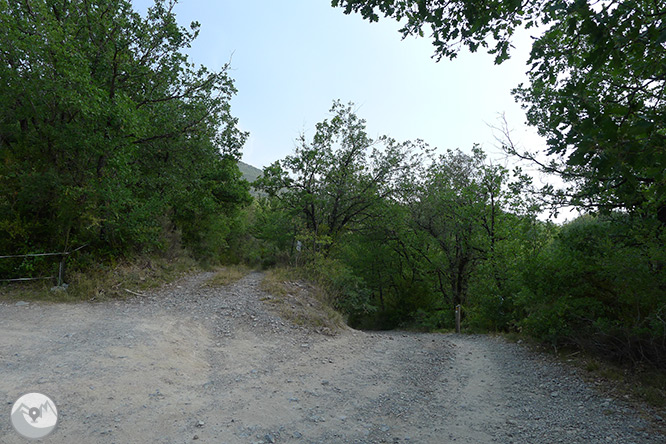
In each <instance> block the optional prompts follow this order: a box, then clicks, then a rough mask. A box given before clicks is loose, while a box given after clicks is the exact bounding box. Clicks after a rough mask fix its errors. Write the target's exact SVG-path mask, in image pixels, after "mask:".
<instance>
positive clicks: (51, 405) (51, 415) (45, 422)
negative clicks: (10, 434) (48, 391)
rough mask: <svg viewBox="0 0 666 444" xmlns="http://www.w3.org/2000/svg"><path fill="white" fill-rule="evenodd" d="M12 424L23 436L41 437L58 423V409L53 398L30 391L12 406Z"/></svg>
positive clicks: (51, 430)
mask: <svg viewBox="0 0 666 444" xmlns="http://www.w3.org/2000/svg"><path fill="white" fill-rule="evenodd" d="M11 421H12V426H14V430H16V431H17V432H18V433H19V434H20V435H21V436H24V437H26V438H31V439H39V438H43V437H45V436H47V435H48V434H50V433H51V432H53V429H55V427H56V425H57V424H58V410H57V409H56V406H55V402H53V400H52V399H51V398H49V397H48V396H46V395H43V394H41V393H28V394H25V395H23V396H21V397H20V398H19V399H17V400H16V402H15V403H14V405H13V406H12V415H11Z"/></svg>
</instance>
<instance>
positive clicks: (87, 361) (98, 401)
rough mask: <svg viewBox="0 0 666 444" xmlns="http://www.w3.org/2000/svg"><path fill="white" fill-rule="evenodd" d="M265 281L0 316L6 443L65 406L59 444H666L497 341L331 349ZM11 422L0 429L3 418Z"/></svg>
mask: <svg viewBox="0 0 666 444" xmlns="http://www.w3.org/2000/svg"><path fill="white" fill-rule="evenodd" d="M261 277H262V275H261V274H260V273H252V274H250V275H248V276H247V277H245V278H243V279H242V280H241V281H239V282H237V283H236V284H233V285H230V286H228V287H222V288H211V287H208V286H206V285H203V284H204V282H205V281H206V280H207V279H208V278H210V274H206V273H203V274H199V275H194V276H189V277H187V278H184V279H182V280H180V281H178V282H176V283H174V284H171V285H169V286H167V287H165V288H163V289H161V290H159V291H156V292H154V293H151V294H146V295H142V296H135V297H133V298H132V299H130V300H127V301H117V302H105V303H80V304H67V305H58V304H46V303H30V304H27V305H26V304H18V305H17V304H16V302H0V402H2V403H3V405H5V407H4V409H5V410H6V412H5V413H6V414H4V415H1V416H4V418H5V419H4V420H3V419H0V442H2V443H10V444H11V443H24V442H26V440H25V439H22V438H21V437H20V436H19V435H17V434H16V433H15V432H14V430H13V429H12V427H11V425H10V423H9V414H10V410H11V406H12V404H13V402H14V401H15V400H16V399H17V398H18V397H19V396H21V395H22V394H24V393H26V392H31V391H38V392H42V393H45V394H47V395H49V396H51V397H52V398H53V399H54V400H55V402H56V405H57V407H58V409H59V421H60V422H59V424H58V428H57V429H56V430H55V431H54V432H53V434H51V435H50V436H49V437H47V438H46V439H44V440H43V442H48V443H67V444H69V443H119V444H120V443H123V444H125V443H142V444H143V443H191V442H201V443H216V444H221V443H229V444H231V443H248V444H249V443H327V444H330V443H382V442H386V443H448V442H460V443H474V444H478V443H530V444H552V443H558V442H564V443H585V444H594V443H627V444H629V443H635V444H638V443H646V444H647V443H655V444H657V443H659V444H661V443H664V442H666V435H664V434H662V433H661V432H660V431H659V430H658V428H655V424H657V425H658V422H655V418H652V417H649V416H647V417H646V415H645V414H643V415H639V414H638V413H637V412H636V411H635V410H633V408H632V407H631V406H629V405H628V404H625V403H624V402H623V401H621V400H616V399H609V398H606V397H604V396H602V395H600V394H599V393H598V392H597V391H596V390H595V389H594V387H590V386H589V385H588V384H586V383H585V382H583V380H582V379H581V378H580V377H579V376H578V375H577V374H576V370H574V369H570V368H568V367H566V366H564V365H563V364H561V363H558V362H555V361H554V360H553V359H551V358H550V357H547V356H543V355H540V354H537V353H534V352H532V351H529V350H528V349H526V348H524V347H522V346H521V345H519V344H513V343H508V342H506V341H504V340H502V339H500V338H495V337H489V336H465V335H462V336H461V335H437V334H415V333H403V332H390V333H364V332H359V331H354V330H351V329H349V330H344V331H342V332H341V333H339V334H338V335H336V336H328V335H321V334H317V333H314V332H311V331H308V330H306V329H304V328H301V327H298V326H295V325H292V324H290V323H289V322H288V321H285V320H283V319H281V318H280V317H279V316H277V315H276V314H274V313H273V312H272V311H271V309H270V308H269V305H268V304H266V303H264V302H262V300H264V299H266V296H267V295H266V294H264V293H263V292H262V291H261V290H260V289H259V283H260V280H261ZM1 416H0V417H1Z"/></svg>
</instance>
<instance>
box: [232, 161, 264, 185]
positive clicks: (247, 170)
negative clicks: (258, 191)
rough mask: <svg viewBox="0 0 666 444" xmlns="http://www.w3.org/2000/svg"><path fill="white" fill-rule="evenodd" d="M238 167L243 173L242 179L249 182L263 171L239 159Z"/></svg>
mask: <svg viewBox="0 0 666 444" xmlns="http://www.w3.org/2000/svg"><path fill="white" fill-rule="evenodd" d="M238 168H239V169H240V171H241V173H243V179H245V180H247V181H248V182H250V183H252V182H254V181H255V180H257V178H258V177H259V176H261V175H262V174H263V171H262V170H260V169H259V168H257V167H253V166H252V165H249V164H247V163H245V162H241V161H239V162H238Z"/></svg>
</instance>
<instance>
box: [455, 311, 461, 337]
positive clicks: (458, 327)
mask: <svg viewBox="0 0 666 444" xmlns="http://www.w3.org/2000/svg"><path fill="white" fill-rule="evenodd" d="M460 309H461V307H460V304H458V305H456V333H460Z"/></svg>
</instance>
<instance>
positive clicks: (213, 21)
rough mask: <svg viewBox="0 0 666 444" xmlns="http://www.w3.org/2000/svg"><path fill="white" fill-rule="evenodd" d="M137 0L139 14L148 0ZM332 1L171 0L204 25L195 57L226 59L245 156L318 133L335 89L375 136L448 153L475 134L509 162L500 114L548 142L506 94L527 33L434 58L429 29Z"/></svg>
mask: <svg viewBox="0 0 666 444" xmlns="http://www.w3.org/2000/svg"><path fill="white" fill-rule="evenodd" d="M132 3H133V5H134V7H135V9H136V10H137V11H139V12H141V13H144V12H145V11H146V9H147V7H148V6H149V5H150V4H152V3H153V2H152V0H132ZM330 3H331V2H330V0H285V1H275V0H180V2H179V3H178V5H177V6H176V8H175V10H174V11H175V13H176V16H177V19H178V22H179V23H180V24H181V25H183V26H189V24H190V23H191V22H192V21H198V22H199V23H200V24H201V31H200V34H199V37H198V39H197V40H196V41H195V42H194V44H193V46H192V48H190V49H189V50H188V51H187V53H188V55H189V56H190V59H191V61H193V62H194V63H196V64H201V65H205V66H206V67H208V68H210V69H214V70H218V69H220V68H221V67H222V66H224V65H225V64H226V63H227V62H231V70H230V72H229V74H230V76H231V77H232V78H234V79H235V85H236V88H237V89H238V94H237V95H236V96H235V97H234V99H233V100H232V103H231V106H232V114H233V115H234V116H235V117H237V118H238V119H239V126H240V128H241V129H242V130H244V131H249V133H250V137H249V139H248V141H247V143H246V145H245V147H244V149H243V161H245V162H246V163H249V164H251V165H254V166H256V167H258V168H262V167H265V166H268V165H270V164H271V163H273V162H274V161H276V160H278V159H281V158H283V157H285V156H286V155H289V154H291V153H292V151H293V149H294V146H295V140H296V138H297V137H298V136H299V135H300V134H301V133H304V134H305V135H306V138H308V139H311V137H312V135H313V134H314V131H315V124H316V123H317V122H320V121H322V120H324V119H326V118H329V117H330V114H329V109H330V108H331V105H332V103H333V101H334V100H338V99H339V100H341V101H342V102H344V103H348V102H353V103H354V105H355V107H354V109H355V110H356V114H357V115H358V116H359V117H361V118H364V119H365V120H366V121H367V131H368V134H369V136H370V137H372V138H377V137H379V136H380V135H387V136H390V137H393V138H395V139H397V140H398V141H404V140H415V139H422V140H424V141H426V142H427V143H429V144H430V146H431V147H437V149H438V150H439V151H441V152H444V151H445V150H447V149H455V148H460V149H461V150H463V151H469V150H470V149H471V147H472V146H473V144H475V143H478V144H481V146H482V147H483V148H484V150H485V151H486V152H487V153H488V154H489V157H490V158H491V159H496V160H497V161H498V162H506V161H502V160H501V159H502V158H503V156H502V155H501V151H500V150H499V148H498V142H497V141H496V140H495V136H496V131H493V130H492V129H491V126H493V125H495V126H496V125H498V124H499V121H498V118H499V116H500V114H501V113H504V114H505V115H506V118H507V120H508V122H509V126H510V127H511V129H512V131H513V133H512V138H513V140H514V142H518V144H519V145H521V146H523V147H525V148H529V149H530V150H535V149H539V148H542V147H543V146H544V145H545V144H544V142H543V141H542V140H541V139H540V138H539V137H538V135H536V131H535V130H534V129H533V128H529V127H527V126H526V125H525V114H524V112H523V110H521V108H520V106H519V105H518V104H516V103H515V101H514V99H513V97H512V96H511V93H510V91H511V88H514V87H516V86H518V84H519V83H520V82H523V81H525V80H526V76H525V71H526V70H527V67H526V60H527V58H528V54H529V49H530V44H531V39H530V36H529V35H528V34H527V33H526V32H523V33H521V34H519V35H518V38H517V39H516V41H515V42H514V44H515V46H516V48H515V49H514V50H513V52H512V58H511V59H510V60H509V61H507V62H504V63H503V64H501V65H499V66H498V65H495V64H494V62H493V56H492V55H489V54H487V53H485V52H483V51H479V52H477V53H474V54H471V53H469V52H467V51H466V50H463V51H462V52H461V54H460V55H459V56H458V57H457V58H456V59H454V60H448V59H442V60H441V61H439V62H436V60H435V59H433V58H432V55H433V54H434V47H433V46H432V44H431V41H430V40H429V39H428V38H420V39H417V38H413V37H410V38H407V39H405V40H403V39H402V36H401V34H400V33H399V32H398V29H399V28H400V25H399V24H398V23H397V22H395V21H394V20H392V19H384V20H380V22H379V23H370V22H368V21H365V20H363V19H362V18H361V16H360V15H358V14H351V15H345V14H344V12H343V10H342V9H340V8H333V7H331V5H330Z"/></svg>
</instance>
